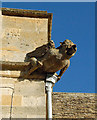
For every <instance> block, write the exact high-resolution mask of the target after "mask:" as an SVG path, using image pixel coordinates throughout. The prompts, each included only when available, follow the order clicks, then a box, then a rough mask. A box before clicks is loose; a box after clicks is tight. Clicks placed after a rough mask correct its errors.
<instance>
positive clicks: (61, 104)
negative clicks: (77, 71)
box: [53, 92, 97, 120]
mask: <svg viewBox="0 0 97 120" xmlns="http://www.w3.org/2000/svg"><path fill="white" fill-rule="evenodd" d="M96 102H97V98H96V97H95V94H93V93H60V92H59V93H57V92H55V93H53V118H69V119H72V118H73V119H77V118H78V120H79V119H81V118H84V119H85V118H87V119H90V118H93V119H94V118H96V117H97V109H96V108H97V103H96Z"/></svg>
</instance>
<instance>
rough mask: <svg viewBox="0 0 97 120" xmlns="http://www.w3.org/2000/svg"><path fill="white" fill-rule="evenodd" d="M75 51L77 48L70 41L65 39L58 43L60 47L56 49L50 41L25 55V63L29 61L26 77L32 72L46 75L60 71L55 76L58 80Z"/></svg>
mask: <svg viewBox="0 0 97 120" xmlns="http://www.w3.org/2000/svg"><path fill="white" fill-rule="evenodd" d="M76 51H77V47H76V45H75V44H74V43H73V42H72V41H71V40H68V39H66V40H65V41H64V42H60V46H59V47H57V48H55V45H54V42H53V41H52V40H51V41H50V42H49V43H48V44H46V45H43V46H41V47H38V48H36V50H34V51H32V52H30V53H28V54H26V61H30V67H29V70H28V75H30V74H32V73H33V72H34V71H38V72H39V71H40V72H42V73H46V74H47V73H55V72H57V71H59V70H60V73H59V75H57V77H58V80H60V78H61V76H62V75H63V73H64V72H65V71H66V69H67V68H68V67H69V65H70V60H69V59H70V58H71V57H72V56H74V54H75V53H76Z"/></svg>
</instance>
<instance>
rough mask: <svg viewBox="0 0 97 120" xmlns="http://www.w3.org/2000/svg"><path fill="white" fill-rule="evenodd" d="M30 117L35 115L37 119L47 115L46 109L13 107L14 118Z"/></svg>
mask: <svg viewBox="0 0 97 120" xmlns="http://www.w3.org/2000/svg"><path fill="white" fill-rule="evenodd" d="M20 115H21V116H23V115H24V116H30V115H34V116H36V117H37V115H38V116H40V117H41V115H42V116H43V115H45V109H44V107H41V106H40V107H29V106H28V107H13V112H12V118H15V117H16V118H18V117H17V116H20Z"/></svg>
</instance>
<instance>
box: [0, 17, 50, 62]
mask: <svg viewBox="0 0 97 120" xmlns="http://www.w3.org/2000/svg"><path fill="white" fill-rule="evenodd" d="M2 20H3V23H2V29H3V30H2V31H3V32H2V48H0V50H3V51H2V55H1V56H0V60H1V58H2V60H3V61H15V62H17V61H19V62H23V61H24V59H25V55H26V53H28V52H31V51H32V50H34V49H35V48H36V47H39V46H41V45H43V44H46V43H47V42H48V19H46V18H28V17H14V16H2ZM21 56H22V57H21Z"/></svg>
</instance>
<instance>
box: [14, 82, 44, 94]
mask: <svg viewBox="0 0 97 120" xmlns="http://www.w3.org/2000/svg"><path fill="white" fill-rule="evenodd" d="M15 94H18V95H23V96H42V95H44V94H45V83H44V81H39V82H37V81H28V80H24V81H21V82H18V83H16V84H15Z"/></svg>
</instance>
